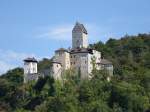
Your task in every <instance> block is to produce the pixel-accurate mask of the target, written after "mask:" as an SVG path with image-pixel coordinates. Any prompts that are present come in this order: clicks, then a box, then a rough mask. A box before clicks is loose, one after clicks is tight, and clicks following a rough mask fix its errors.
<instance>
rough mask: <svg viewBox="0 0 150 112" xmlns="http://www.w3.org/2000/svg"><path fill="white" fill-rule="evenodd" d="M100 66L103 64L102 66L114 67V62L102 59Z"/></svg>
mask: <svg viewBox="0 0 150 112" xmlns="http://www.w3.org/2000/svg"><path fill="white" fill-rule="evenodd" d="M99 64H102V65H108V64H110V65H112V62H110V61H109V60H107V59H101V61H100V63H99Z"/></svg>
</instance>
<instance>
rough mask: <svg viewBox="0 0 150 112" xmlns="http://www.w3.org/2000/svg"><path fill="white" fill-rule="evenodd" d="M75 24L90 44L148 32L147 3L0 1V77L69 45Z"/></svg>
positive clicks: (115, 0)
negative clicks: (84, 31) (30, 58)
mask: <svg viewBox="0 0 150 112" xmlns="http://www.w3.org/2000/svg"><path fill="white" fill-rule="evenodd" d="M76 21H79V22H80V23H83V24H84V25H85V27H86V28H87V30H88V33H89V36H88V37H89V42H90V43H94V42H97V41H103V42H105V41H107V40H108V39H109V38H110V37H113V38H119V37H121V36H124V35H125V34H129V35H136V34H138V33H148V32H150V0H0V74H1V73H4V72H5V71H6V70H8V69H12V68H14V67H16V66H22V65H23V62H22V60H23V59H24V58H25V57H28V56H35V57H36V58H38V59H41V58H44V57H48V58H50V57H51V56H52V55H53V54H54V50H56V49H58V48H60V47H65V48H68V47H69V46H71V30H72V28H73V26H74V24H75V22H76Z"/></svg>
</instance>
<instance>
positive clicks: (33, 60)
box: [23, 57, 38, 63]
mask: <svg viewBox="0 0 150 112" xmlns="http://www.w3.org/2000/svg"><path fill="white" fill-rule="evenodd" d="M23 61H24V62H36V63H37V62H38V61H37V60H36V59H35V58H34V57H32V58H31V57H28V58H26V59H24V60H23Z"/></svg>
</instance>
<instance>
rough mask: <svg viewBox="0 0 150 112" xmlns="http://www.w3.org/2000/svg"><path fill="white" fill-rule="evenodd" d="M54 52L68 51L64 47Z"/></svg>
mask: <svg viewBox="0 0 150 112" xmlns="http://www.w3.org/2000/svg"><path fill="white" fill-rule="evenodd" d="M55 52H69V51H68V50H67V49H64V48H59V49H58V50H56V51H55Z"/></svg>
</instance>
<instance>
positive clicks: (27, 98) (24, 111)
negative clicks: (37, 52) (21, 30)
mask: <svg viewBox="0 0 150 112" xmlns="http://www.w3.org/2000/svg"><path fill="white" fill-rule="evenodd" d="M90 47H91V48H94V49H96V50H98V51H100V52H102V56H103V57H104V58H107V59H109V60H110V61H112V62H113V65H114V76H113V78H112V80H111V81H110V82H108V81H106V75H107V74H106V72H104V71H93V74H92V75H93V78H92V79H91V80H80V78H79V76H80V73H79V74H78V75H74V74H72V73H71V72H70V71H66V74H65V76H66V80H64V81H63V82H61V83H60V82H59V81H54V80H53V78H51V77H45V78H41V79H39V80H38V81H37V82H30V83H29V84H23V69H22V68H15V69H13V70H10V71H8V72H7V73H6V74H3V75H2V76H1V77H0V112H1V111H2V112H144V111H146V110H148V109H150V34H138V35H137V36H128V35H126V36H124V37H122V38H121V39H118V40H116V39H109V40H108V41H107V42H106V43H105V44H104V43H103V42H98V43H95V44H92V45H90ZM50 66H51V60H49V59H43V60H42V61H40V62H39V65H38V68H39V71H41V72H43V71H46V70H47V69H48V68H50Z"/></svg>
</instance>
